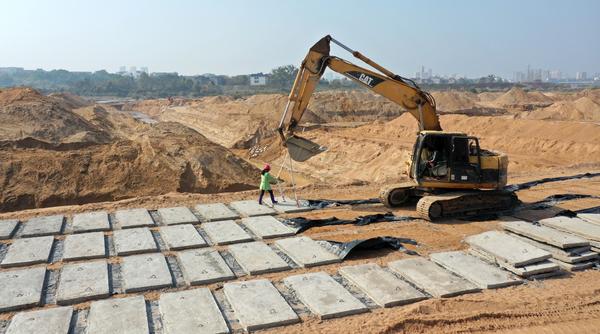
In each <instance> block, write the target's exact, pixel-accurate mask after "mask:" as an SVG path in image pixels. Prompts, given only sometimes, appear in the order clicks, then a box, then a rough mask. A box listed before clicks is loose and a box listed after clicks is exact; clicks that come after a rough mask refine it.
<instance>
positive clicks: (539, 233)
mask: <svg viewBox="0 0 600 334" xmlns="http://www.w3.org/2000/svg"><path fill="white" fill-rule="evenodd" d="M502 227H503V228H504V229H505V230H508V231H510V232H513V233H516V234H520V235H523V236H526V237H528V238H531V239H534V240H537V241H541V242H543V243H546V244H549V245H552V246H556V247H558V248H563V249H564V248H573V247H582V246H589V244H590V243H589V242H588V241H587V240H585V239H583V238H580V237H577V236H575V235H572V234H569V233H565V232H561V231H558V230H556V229H553V228H550V227H546V226H540V225H534V224H532V223H528V222H524V221H512V222H504V223H502Z"/></svg>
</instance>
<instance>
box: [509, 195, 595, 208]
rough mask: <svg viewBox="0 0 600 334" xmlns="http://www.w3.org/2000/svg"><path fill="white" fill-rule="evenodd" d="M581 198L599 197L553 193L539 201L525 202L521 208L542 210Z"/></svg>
mask: <svg viewBox="0 0 600 334" xmlns="http://www.w3.org/2000/svg"><path fill="white" fill-rule="evenodd" d="M581 198H596V199H598V198H600V197H598V196H594V195H587V194H554V195H550V196H548V197H546V198H544V199H542V200H540V201H537V202H533V203H529V204H525V205H523V206H522V207H521V209H528V210H543V209H548V208H550V207H553V206H556V205H557V204H558V203H561V202H566V201H571V200H574V199H581Z"/></svg>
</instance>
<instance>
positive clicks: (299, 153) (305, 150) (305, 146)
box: [285, 136, 327, 162]
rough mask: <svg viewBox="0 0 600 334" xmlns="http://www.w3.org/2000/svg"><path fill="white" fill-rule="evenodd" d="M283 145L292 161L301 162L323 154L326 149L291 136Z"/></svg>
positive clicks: (304, 139)
mask: <svg viewBox="0 0 600 334" xmlns="http://www.w3.org/2000/svg"><path fill="white" fill-rule="evenodd" d="M285 145H286V147H287V149H288V152H289V153H290V157H291V158H292V159H293V160H294V161H299V162H303V161H306V160H308V159H309V158H311V157H314V156H315V155H317V154H319V153H321V152H325V151H326V150H327V148H326V147H323V146H321V145H319V144H317V143H315V142H313V141H310V140H308V139H306V138H302V137H298V136H291V137H288V138H287V139H286V140H285Z"/></svg>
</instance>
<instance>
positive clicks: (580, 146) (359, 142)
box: [259, 113, 600, 185]
mask: <svg viewBox="0 0 600 334" xmlns="http://www.w3.org/2000/svg"><path fill="white" fill-rule="evenodd" d="M440 122H441V124H442V127H443V128H444V130H447V131H456V132H464V133H466V134H468V135H473V136H477V137H478V138H479V139H480V143H481V146H482V148H484V149H490V150H496V151H501V152H504V153H506V154H508V156H509V161H510V165H509V171H510V172H524V171H529V172H535V173H538V172H539V171H541V170H550V169H552V168H557V167H565V166H572V167H574V166H584V165H585V166H597V167H600V156H598V154H597V152H598V151H599V150H600V144H599V143H600V125H597V124H593V123H582V122H564V121H561V122H557V121H539V120H531V119H518V118H515V116H513V115H510V116H494V117H491V116H480V117H469V116H465V115H442V116H441V117H440ZM417 131H418V126H417V122H416V121H415V119H414V118H413V117H412V116H411V115H410V114H408V113H405V114H403V115H402V116H400V117H398V118H396V119H394V120H392V121H389V122H375V123H371V124H367V125H364V126H360V127H357V128H354V129H328V130H326V131H325V130H314V131H309V132H307V133H305V134H304V136H305V137H307V138H309V139H311V140H313V141H315V142H317V143H319V144H321V145H324V146H326V147H327V148H328V150H327V151H326V152H324V153H321V154H319V155H317V156H315V157H313V158H311V159H309V160H307V161H306V162H303V163H296V164H295V165H294V168H295V169H296V170H298V171H299V172H300V173H301V174H302V176H303V177H304V178H305V179H308V180H311V182H326V183H333V184H338V185H339V184H348V183H350V184H352V183H357V182H367V183H389V182H396V181H401V180H402V179H405V178H406V177H407V175H406V173H405V171H406V169H407V168H406V167H407V166H406V165H405V161H407V160H408V159H409V154H410V153H411V151H412V146H413V144H414V140H415V137H416V134H417ZM283 152H284V151H283V150H280V151H278V154H279V155H276V154H272V155H270V156H269V155H265V156H260V157H259V158H260V159H264V160H270V161H275V164H276V165H277V164H280V163H281V162H282V157H283Z"/></svg>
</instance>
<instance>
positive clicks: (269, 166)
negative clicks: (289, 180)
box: [263, 164, 271, 170]
mask: <svg viewBox="0 0 600 334" xmlns="http://www.w3.org/2000/svg"><path fill="white" fill-rule="evenodd" d="M263 169H264V170H271V165H269V164H265V167H263Z"/></svg>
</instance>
